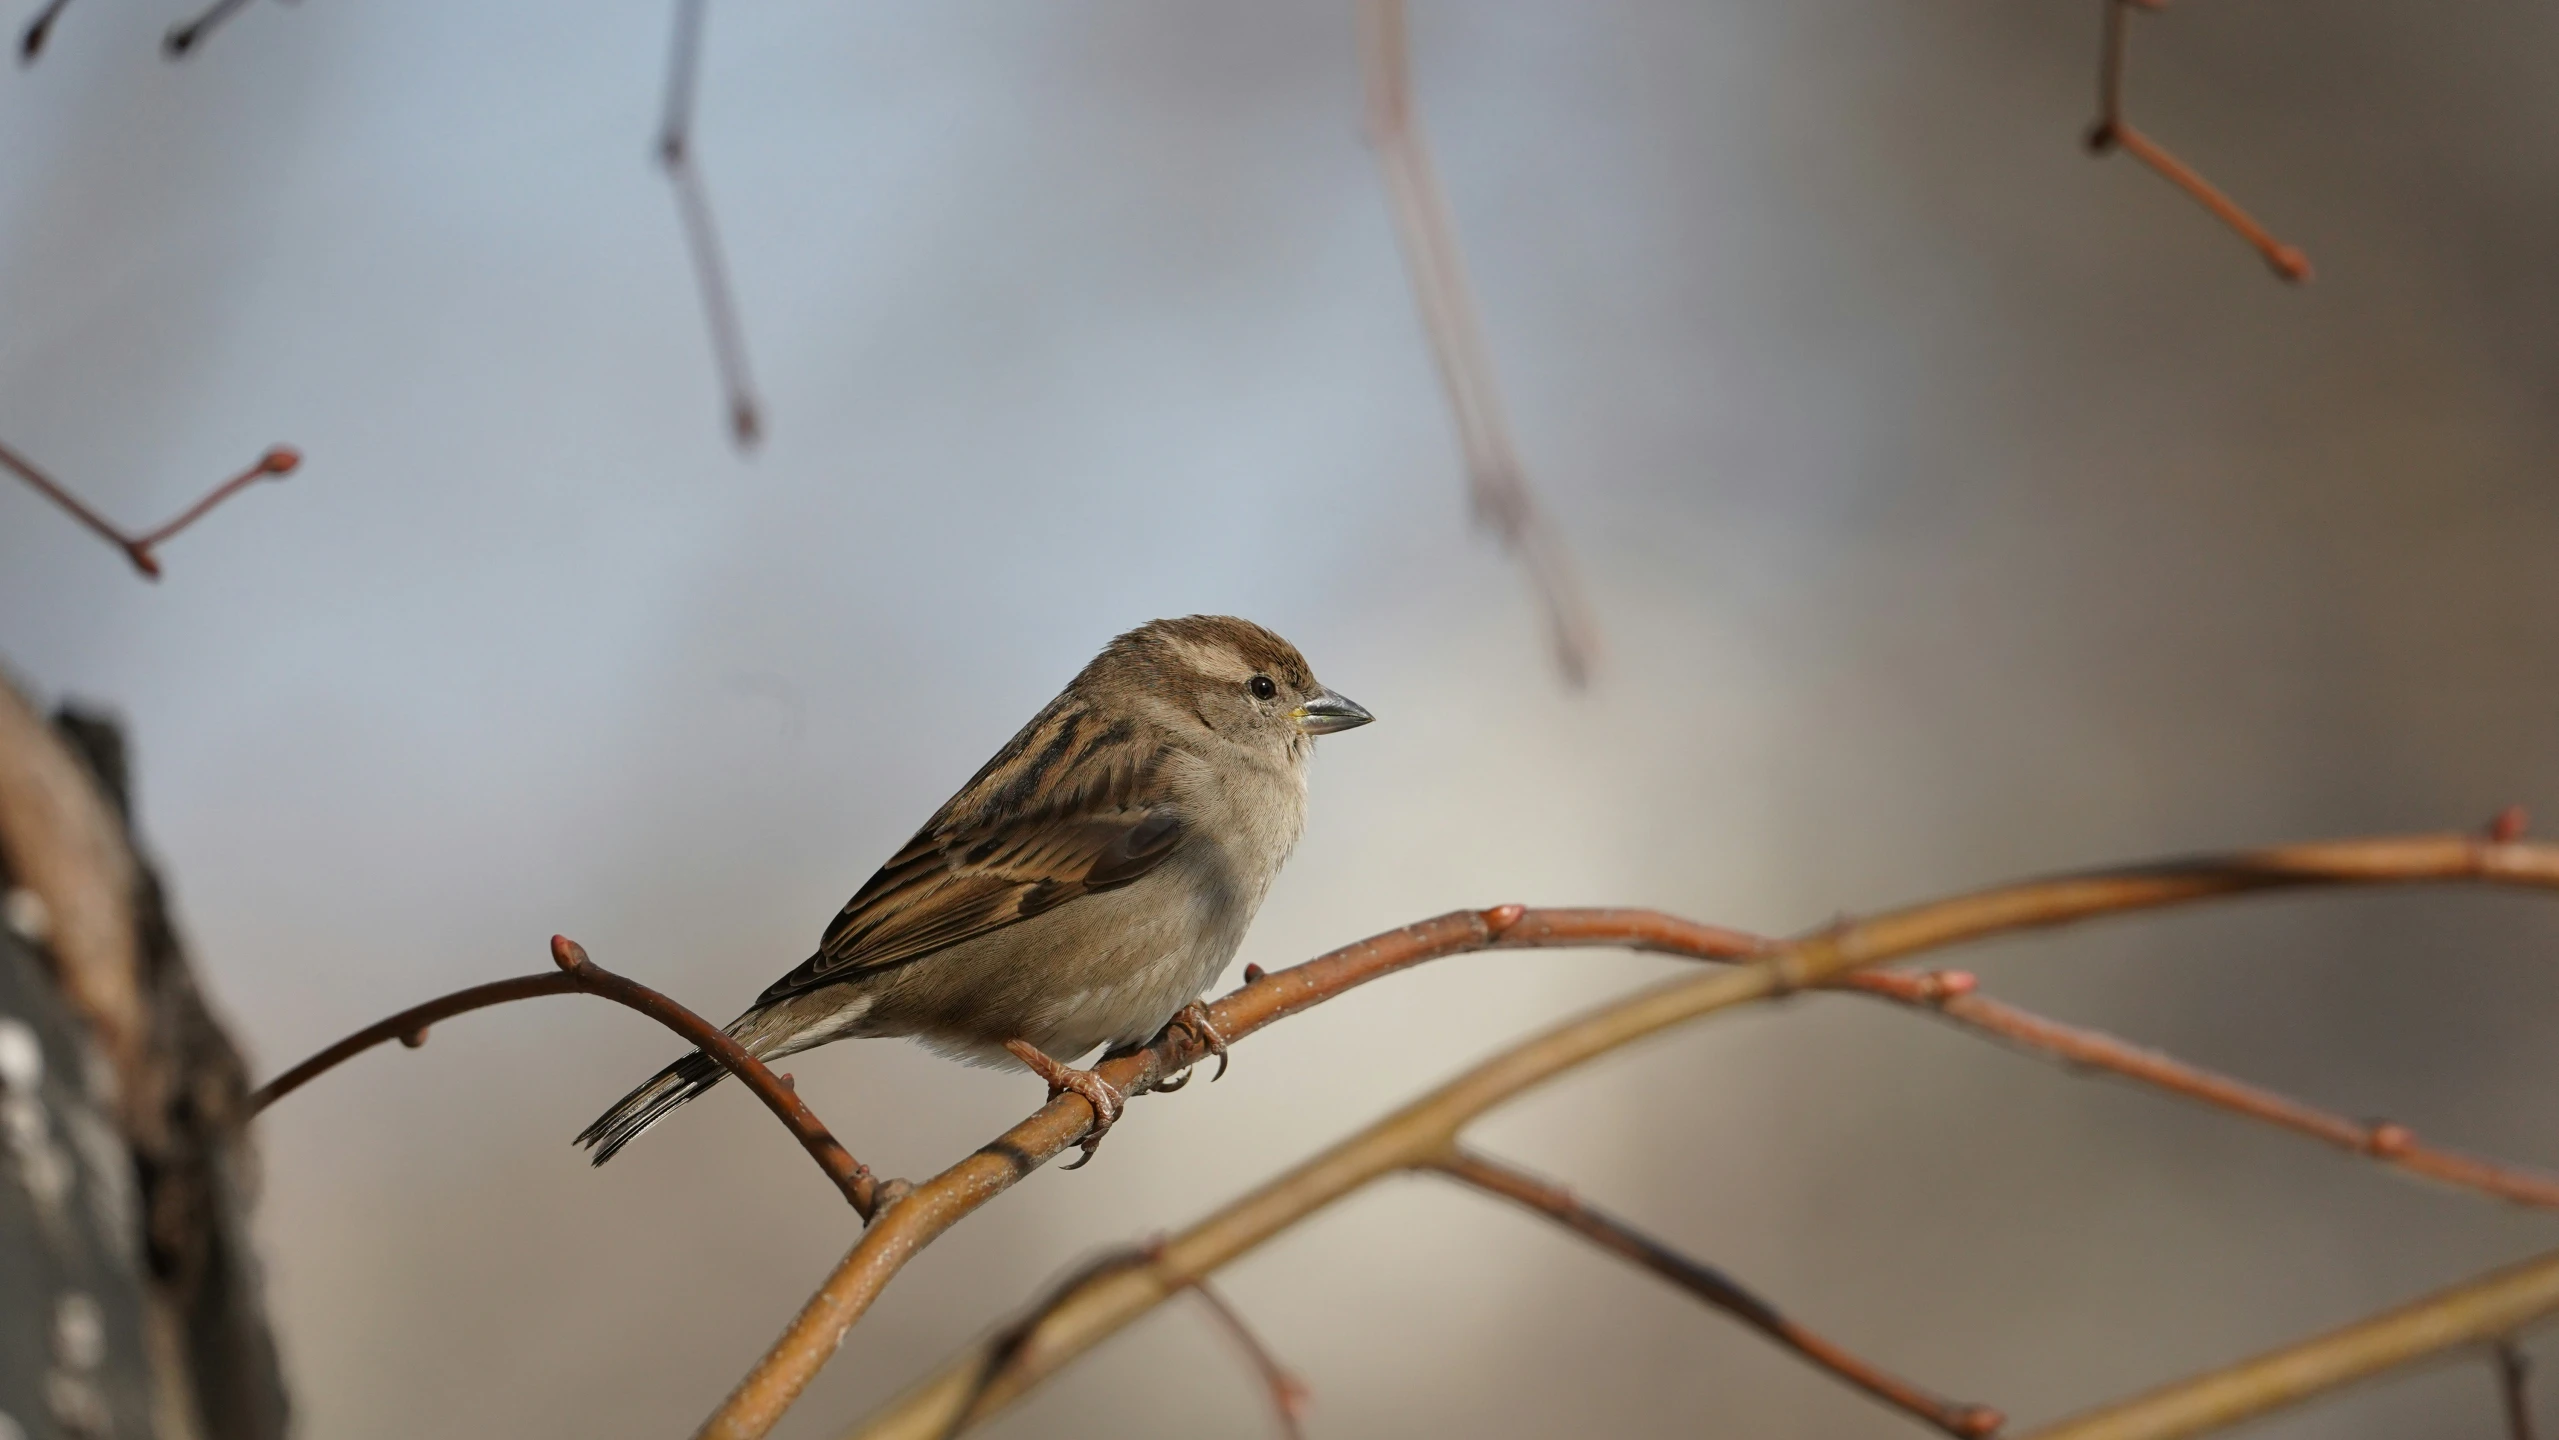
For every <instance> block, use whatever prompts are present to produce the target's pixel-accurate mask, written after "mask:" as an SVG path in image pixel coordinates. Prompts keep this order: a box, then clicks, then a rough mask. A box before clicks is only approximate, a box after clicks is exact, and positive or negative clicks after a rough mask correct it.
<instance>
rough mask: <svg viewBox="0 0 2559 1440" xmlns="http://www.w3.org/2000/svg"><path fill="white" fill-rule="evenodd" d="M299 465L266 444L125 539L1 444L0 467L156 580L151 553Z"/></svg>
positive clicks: (296, 455) (282, 448) (293, 453)
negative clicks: (172, 513) (168, 515)
mask: <svg viewBox="0 0 2559 1440" xmlns="http://www.w3.org/2000/svg"><path fill="white" fill-rule="evenodd" d="M301 464H302V452H300V451H298V450H296V449H294V448H293V447H292V446H290V445H274V446H269V447H268V449H267V453H265V454H264V455H261V456H259V457H258V459H257V463H255V464H253V465H251V466H250V467H249V468H248V469H246V470H243V471H241V472H240V473H239V474H237V475H234V476H232V477H231V478H230V479H228V480H225V481H223V482H222V483H221V484H219V485H216V486H214V487H213V488H212V489H211V490H210V491H207V492H206V493H205V496H204V498H203V499H201V500H198V501H197V502H195V503H194V504H193V505H190V506H188V507H187V508H186V509H184V510H181V511H179V512H178V514H177V516H176V518H174V519H172V520H170V521H169V522H168V523H166V524H164V525H162V526H160V527H159V528H157V529H155V530H149V531H145V532H144V533H142V534H140V535H127V534H125V533H124V532H123V531H121V530H119V529H117V528H116V527H115V526H113V525H112V524H109V523H108V522H107V519H106V517H104V516H102V515H100V514H99V513H98V512H97V511H95V510H92V509H90V508H89V507H88V506H87V505H85V504H83V503H81V501H80V498H79V497H78V496H76V495H73V494H72V493H71V492H70V491H68V490H65V489H64V488H62V486H61V485H60V484H58V483H56V482H55V481H54V479H53V478H52V477H51V476H49V475H47V474H45V473H44V471H42V470H40V469H38V468H37V467H36V464H35V462H34V461H31V460H29V459H27V458H26V457H25V456H23V455H20V454H19V453H18V452H16V451H14V450H12V449H10V448H9V447H8V446H6V445H0V467H5V468H7V469H9V470H12V471H15V472H16V473H17V476H18V478H19V479H21V480H24V481H26V482H27V484H28V485H30V486H32V487H34V489H35V491H36V493H37V494H39V495H42V496H44V497H45V498H46V499H48V500H51V501H52V502H53V503H54V504H56V505H59V506H61V507H62V508H63V509H64V510H65V511H67V512H69V513H70V516H71V518H72V519H74V520H77V521H79V522H80V523H81V524H83V525H86V526H88V527H89V528H90V529H91V530H93V531H95V532H96V533H97V536H98V538H99V539H101V540H104V541H106V542H107V543H108V544H110V545H113V546H114V547H116V548H117V549H118V550H121V551H123V552H124V557H125V558H126V559H127V560H130V561H132V562H133V568H134V569H136V570H139V571H141V572H142V573H143V574H144V575H146V576H149V577H150V578H152V579H154V580H157V579H159V578H160V559H159V557H158V556H156V555H154V554H152V553H151V552H152V549H153V547H155V546H157V545H159V544H160V543H162V542H163V541H165V540H167V539H169V538H170V537H171V536H173V535H175V534H177V533H178V532H179V531H181V530H184V529H186V528H187V527H188V526H190V525H193V524H194V523H195V522H197V521H198V520H201V519H203V518H204V516H205V513H206V512H207V511H209V510H211V509H212V508H213V507H214V506H216V505H219V504H221V503H222V502H223V501H225V500H228V499H230V498H231V497H232V496H234V495H236V494H238V493H240V492H241V491H242V490H245V489H247V488H248V487H249V486H251V485H254V484H256V483H257V482H258V481H260V480H267V479H281V478H283V477H284V476H287V475H290V474H292V473H293V472H294V471H295V470H296V469H298V468H300V467H301Z"/></svg>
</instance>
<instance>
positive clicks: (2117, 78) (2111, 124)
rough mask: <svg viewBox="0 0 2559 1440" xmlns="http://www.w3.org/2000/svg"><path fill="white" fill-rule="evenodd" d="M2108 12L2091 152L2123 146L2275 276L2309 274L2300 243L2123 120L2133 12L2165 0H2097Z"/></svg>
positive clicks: (2300, 278) (2297, 279)
mask: <svg viewBox="0 0 2559 1440" xmlns="http://www.w3.org/2000/svg"><path fill="white" fill-rule="evenodd" d="M2097 3H2098V5H2099V6H2100V7H2101V8H2102V9H2103V11H2104V20H2103V25H2104V31H2103V35H2104V38H2103V39H2102V40H2101V41H2100V42H2099V45H2098V52H2097V123H2096V124H2094V125H2092V126H2090V127H2089V130H2088V149H2089V151H2090V153H2092V154H2097V155H2103V154H2105V153H2107V152H2108V151H2110V150H2112V149H2114V148H2115V147H2116V146H2118V145H2120V146H2122V147H2123V148H2124V149H2125V150H2126V151H2127V152H2129V153H2130V154H2131V155H2132V156H2133V158H2134V159H2136V160H2139V161H2140V162H2141V163H2143V164H2144V165H2147V166H2149V167H2150V168H2151V169H2153V170H2155V171H2157V172H2159V174H2160V175H2161V176H2163V177H2165V178H2166V179H2167V181H2168V183H2169V184H2171V185H2174V186H2176V187H2177V188H2178V189H2180V190H2183V191H2185V192H2186V194H2187V195H2189V196H2191V197H2192V198H2193V199H2194V201H2195V203H2196V204H2198V205H2201V206H2203V207H2204V208H2205V209H2207V210H2209V211H2211V212H2212V213H2213V215H2214V217H2215V218H2217V219H2219V220H2220V221H2221V223H2222V224H2224V225H2227V226H2229V227H2230V228H2231V229H2232V230H2234V231H2236V232H2238V234H2239V237H2240V238H2241V239H2243V240H2246V241H2247V242H2248V243H2249V244H2251V245H2254V246H2255V247H2257V253H2258V254H2260V255H2263V256H2264V257H2265V258H2266V263H2267V264H2268V265H2270V266H2272V267H2274V271H2275V273H2276V274H2277V275H2280V276H2282V277H2283V278H2284V279H2286V280H2290V281H2293V282H2295V283H2299V282H2301V281H2304V280H2307V279H2309V278H2310V274H2311V272H2310V257H2309V256H2307V255H2304V254H2302V253H2301V251H2300V249H2299V248H2298V247H2296V246H2291V245H2287V244H2285V243H2283V242H2282V241H2281V240H2278V239H2276V238H2275V237H2274V234H2273V232H2271V231H2269V230H2268V229H2267V228H2266V227H2265V226H2263V225H2261V224H2259V223H2258V222H2257V217H2255V216H2253V215H2251V214H2249V213H2248V212H2247V211H2246V210H2243V209H2241V208H2240V206H2239V202H2238V201H2236V200H2233V199H2231V198H2230V197H2229V196H2227V195H2225V194H2223V193H2222V192H2221V191H2220V190H2218V189H2216V188H2214V186H2213V184H2212V182H2211V181H2209V180H2206V179H2205V178H2204V177H2203V176H2201V175H2199V174H2197V173H2196V172H2195V170H2194V168H2193V167H2192V166H2189V165H2188V164H2186V163H2185V162H2184V161H2182V160H2180V159H2178V158H2177V157H2176V156H2174V155H2172V154H2170V153H2168V150H2167V147H2165V146H2163V145H2161V144H2160V143H2159V142H2158V141H2156V140H2153V139H2151V138H2150V137H2149V136H2148V135H2145V134H2143V133H2142V132H2141V131H2139V130H2137V129H2134V128H2133V124H2132V122H2131V121H2129V120H2127V119H2125V118H2124V65H2125V61H2126V59H2127V55H2128V51H2129V50H2130V48H2131V47H2130V36H2129V34H2128V32H2129V30H2130V29H2131V21H2132V11H2133V10H2134V9H2135V8H2139V9H2143V10H2156V9H2159V8H2160V5H2161V0H2097Z"/></svg>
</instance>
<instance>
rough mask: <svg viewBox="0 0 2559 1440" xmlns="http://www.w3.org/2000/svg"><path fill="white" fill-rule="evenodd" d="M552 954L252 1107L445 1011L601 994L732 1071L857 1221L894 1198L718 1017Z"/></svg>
mask: <svg viewBox="0 0 2559 1440" xmlns="http://www.w3.org/2000/svg"><path fill="white" fill-rule="evenodd" d="M551 958H552V960H553V962H554V963H556V964H557V965H558V966H559V967H560V969H559V973H557V974H550V975H526V976H522V977H519V978H517V979H513V980H499V981H496V982H493V983H491V984H487V985H475V986H473V987H471V988H470V989H468V990H457V991H455V992H454V993H453V994H450V995H447V996H444V997H443V998H441V999H437V1000H430V1001H428V1002H427V1003H425V1004H423V1005H418V1006H414V1007H412V1008H410V1009H407V1010H403V1011H401V1012H400V1013H399V1014H397V1015H394V1016H392V1017H391V1018H390V1019H388V1020H384V1021H382V1022H380V1023H378V1024H374V1025H368V1026H366V1027H365V1028H364V1029H362V1030H359V1031H357V1032H355V1033H354V1034H353V1035H350V1036H348V1037H347V1038H345V1039H344V1040H341V1041H339V1042H338V1043H337V1044H335V1045H332V1046H330V1047H329V1048H328V1049H326V1050H323V1051H321V1052H320V1053H319V1054H317V1055H314V1056H312V1057H311V1058H310V1059H308V1060H305V1061H303V1062H302V1063H301V1064H299V1065H296V1066H294V1067H293V1068H292V1069H290V1070H287V1071H285V1072H284V1073H283V1074H282V1075H279V1076H277V1077H276V1078H275V1079H273V1080H270V1081H268V1082H267V1083H266V1084H264V1085H261V1086H259V1087H258V1090H257V1093H256V1094H254V1095H253V1096H251V1097H250V1102H249V1103H250V1109H251V1113H255V1112H257V1111H260V1110H264V1109H265V1108H266V1107H267V1106H269V1105H272V1104H274V1103H275V1102H276V1101H278V1100H281V1099H283V1098H284V1097H285V1096H287V1095H290V1094H292V1093H293V1092H294V1091H296V1090H298V1089H300V1088H302V1086H304V1085H306V1084H308V1083H309V1082H310V1081H311V1080H313V1079H314V1078H316V1077H318V1076H319V1075H321V1074H323V1073H325V1072H327V1071H329V1070H332V1069H335V1068H336V1067H338V1066H339V1065H341V1064H344V1063H345V1062H346V1061H348V1060H350V1059H352V1058H354V1057H355V1056H357V1055H360V1054H362V1053H364V1052H365V1051H367V1050H370V1049H372V1048H373V1047H374V1046H376V1045H381V1044H385V1043H387V1042H389V1041H392V1040H398V1041H399V1042H401V1043H402V1044H404V1045H408V1046H410V1047H412V1048H414V1047H416V1046H419V1045H423V1044H425V1043H426V1036H427V1027H428V1026H430V1025H433V1024H435V1023H436V1022H437V1021H439V1020H443V1019H446V1018H448V1017H450V1016H454V1015H460V1014H464V1013H467V1012H469V1011H472V1010H479V1009H483V1008H486V1007H487V1006H491V1005H503V1004H505V1003H507V1002H508V1001H510V1000H529V999H532V998H534V997H536V996H541V995H568V994H586V995H600V996H602V997H604V998H605V999H607V1000H610V1001H613V1002H614V1003H615V1004H617V1005H624V1006H627V1007H629V1008H631V1009H633V1010H637V1011H639V1012H640V1013H641V1014H643V1015H646V1016H648V1017H649V1018H650V1019H652V1020H655V1021H657V1022H658V1023H659V1024H661V1025H664V1026H665V1027H666V1028H668V1029H669V1030H672V1031H674V1032H675V1033H676V1034H678V1035H681V1036H683V1037H684V1038H685V1039H686V1040H687V1041H690V1042H691V1043H692V1045H693V1046H694V1048H695V1049H697V1050H700V1051H701V1052H702V1053H703V1054H705V1055H708V1056H710V1057H711V1058H712V1059H713V1060H716V1061H718V1062H719V1063H720V1067H721V1068H722V1069H724V1070H727V1071H728V1072H729V1073H730V1074H731V1075H734V1076H736V1077H737V1079H738V1082H739V1083H740V1084H742V1085H744V1086H746V1088H748V1089H749V1090H752V1091H754V1092H755V1097H756V1098H757V1099H759V1100H761V1101H763V1102H764V1107H765V1108H766V1109H768V1110H770V1111H772V1112H773V1114H774V1116H775V1117H776V1118H778V1119H779V1120H781V1122H782V1124H783V1125H784V1126H785V1127H787V1128H788V1129H789V1130H790V1132H791V1134H792V1135H793V1136H794V1137H795V1138H797V1139H798V1140H799V1142H800V1145H801V1148H803V1149H805V1150H807V1151H808V1152H809V1158H810V1159H813V1160H815V1161H816V1162H817V1165H818V1168H819V1169H820V1170H823V1171H825V1172H826V1178H827V1179H829V1180H832V1181H834V1182H835V1188H837V1189H838V1190H841V1191H843V1192H844V1199H845V1201H846V1202H847V1203H848V1204H850V1205H851V1206H852V1207H853V1209H854V1210H855V1212H856V1213H858V1214H860V1215H861V1217H862V1219H863V1220H864V1221H866V1222H867V1221H869V1220H870V1219H871V1217H872V1216H873V1215H874V1214H875V1213H876V1212H877V1211H878V1209H879V1207H880V1206H881V1205H883V1204H885V1203H887V1202H889V1201H891V1200H894V1199H895V1198H896V1194H897V1191H898V1188H899V1186H900V1182H898V1181H894V1180H892V1181H886V1182H883V1181H881V1180H880V1179H879V1178H878V1177H877V1176H875V1175H873V1174H872V1173H871V1170H870V1167H869V1166H866V1165H864V1164H863V1163H862V1162H861V1161H859V1160H856V1159H854V1158H853V1156H852V1154H851V1153H850V1152H848V1151H847V1150H846V1149H845V1148H844V1146H843V1145H842V1144H840V1143H838V1142H837V1140H836V1138H835V1136H834V1135H833V1134H832V1133H830V1132H829V1131H828V1130H827V1128H826V1126H825V1125H824V1124H822V1123H820V1122H819V1120H818V1118H817V1114H816V1112H814V1111H812V1110H810V1109H809V1107H808V1102H806V1101H804V1100H802V1099H801V1098H800V1095H799V1091H798V1090H796V1089H794V1088H793V1087H792V1085H791V1083H790V1082H789V1081H788V1080H786V1079H784V1078H782V1077H780V1076H777V1075H775V1074H774V1073H773V1072H772V1071H771V1070H770V1069H768V1068H766V1066H765V1064H764V1062H763V1061H761V1060H758V1059H756V1058H755V1057H754V1056H752V1055H749V1054H748V1053H746V1051H745V1049H744V1048H743V1047H741V1046H740V1045H739V1044H738V1043H737V1042H736V1041H735V1040H732V1039H730V1038H729V1036H728V1035H727V1034H726V1033H725V1032H724V1031H722V1030H721V1029H720V1027H718V1026H717V1025H714V1024H712V1023H711V1022H710V1021H708V1020H705V1019H703V1018H702V1017H701V1016H699V1015H697V1014H695V1013H693V1012H692V1011H691V1010H688V1009H686V1008H685V1007H684V1006H682V1005H680V1004H678V1003H676V1002H675V1001H673V1000H670V999H668V998H667V997H666V996H664V995H661V994H659V993H658V992H657V991H655V990H652V989H650V988H649V987H648V986H646V985H643V984H641V983H640V982H638V981H636V980H632V979H628V978H626V977H624V976H620V975H616V974H614V973H613V972H612V971H610V970H607V969H605V968H604V967H603V966H601V965H598V964H596V963H595V962H594V961H593V960H592V959H589V958H588V956H587V953H586V950H585V948H584V947H583V946H581V945H579V944H578V943H577V942H576V941H574V940H571V939H569V938H568V937H566V936H562V935H554V936H552V937H551Z"/></svg>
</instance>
